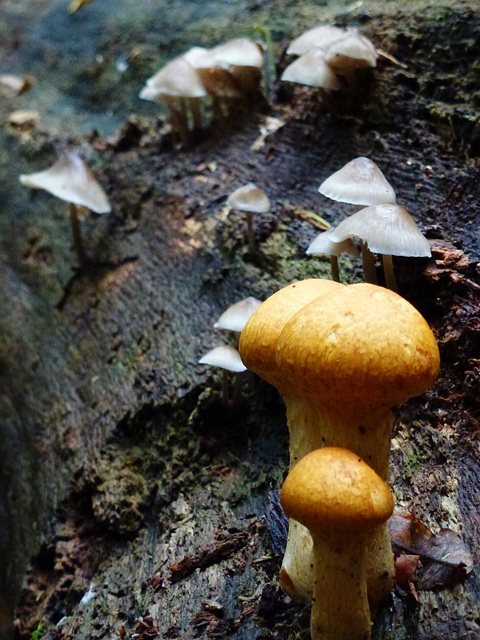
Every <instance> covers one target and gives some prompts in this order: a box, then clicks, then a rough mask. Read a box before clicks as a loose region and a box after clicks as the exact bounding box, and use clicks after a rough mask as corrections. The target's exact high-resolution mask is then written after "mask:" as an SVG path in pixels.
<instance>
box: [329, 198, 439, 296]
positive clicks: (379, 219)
mask: <svg viewBox="0 0 480 640" xmlns="http://www.w3.org/2000/svg"><path fill="white" fill-rule="evenodd" d="M347 238H360V239H361V240H362V241H363V242H365V243H366V244H367V246H368V248H369V250H370V251H371V252H372V253H379V254H381V255H382V259H383V269H384V273H385V283H386V285H387V287H388V288H389V289H392V290H394V291H395V290H396V288H397V285H396V280H395V274H394V271H393V261H392V256H411V257H417V258H426V257H430V256H431V255H432V253H431V250H430V245H429V244H428V240H427V239H426V238H425V236H424V235H423V234H422V232H421V231H420V229H419V228H418V227H417V224H416V222H415V220H414V219H413V218H412V216H411V215H410V214H409V213H408V211H407V210H406V209H404V208H403V207H400V206H399V205H397V204H390V203H386V204H379V205H375V206H372V207H367V208H364V209H361V210H360V211H357V213H355V214H353V216H350V217H348V218H346V219H345V220H343V221H342V222H341V223H340V224H339V225H338V227H337V228H336V229H335V230H334V231H333V233H332V240H334V241H335V242H342V241H343V240H345V239H347Z"/></svg>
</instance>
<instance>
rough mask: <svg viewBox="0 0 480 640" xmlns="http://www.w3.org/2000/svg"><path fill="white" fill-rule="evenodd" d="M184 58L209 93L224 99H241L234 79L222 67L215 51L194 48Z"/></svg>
mask: <svg viewBox="0 0 480 640" xmlns="http://www.w3.org/2000/svg"><path fill="white" fill-rule="evenodd" d="M182 57H183V59H184V60H185V61H187V62H188V63H189V64H190V65H192V67H194V69H195V70H196V71H197V73H198V76H199V78H200V80H201V82H202V84H203V86H204V87H205V90H206V92H207V93H209V94H211V95H213V96H217V97H223V98H239V97H240V95H241V93H240V90H239V88H238V85H237V83H236V81H235V79H234V77H233V76H232V74H231V73H229V71H227V70H226V69H224V68H223V67H222V66H220V63H219V61H218V60H217V57H216V54H215V49H205V48H204V47H192V48H191V49H189V50H188V51H187V53H185V54H184V55H183V56H182ZM203 95H205V94H203Z"/></svg>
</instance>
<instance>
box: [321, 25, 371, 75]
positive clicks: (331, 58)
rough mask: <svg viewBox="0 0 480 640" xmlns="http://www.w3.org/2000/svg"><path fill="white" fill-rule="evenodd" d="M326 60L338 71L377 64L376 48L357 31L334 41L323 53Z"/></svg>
mask: <svg viewBox="0 0 480 640" xmlns="http://www.w3.org/2000/svg"><path fill="white" fill-rule="evenodd" d="M325 58H326V61H327V62H328V63H329V64H331V65H332V67H334V68H335V69H336V70H337V71H338V72H340V71H346V72H349V71H352V70H354V69H361V68H365V67H376V66H377V58H378V54H377V50H376V49H375V47H374V46H373V44H372V43H371V41H370V40H369V39H368V38H366V37H365V36H362V35H361V34H360V33H358V31H353V32H351V33H349V34H347V35H346V36H345V37H344V38H342V39H341V40H337V41H336V42H334V43H333V44H332V45H331V46H330V47H329V48H328V50H327V52H326V54H325Z"/></svg>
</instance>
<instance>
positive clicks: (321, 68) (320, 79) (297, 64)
mask: <svg viewBox="0 0 480 640" xmlns="http://www.w3.org/2000/svg"><path fill="white" fill-rule="evenodd" d="M281 79H282V80H284V81H287V82H298V83H300V84H306V85H308V86H309V87H321V88H322V89H328V90H331V91H339V90H340V89H341V88H342V85H341V84H340V81H339V79H338V78H337V76H336V75H335V72H334V71H333V69H332V68H331V67H330V66H329V65H328V64H327V63H326V61H325V53H324V52H323V51H322V50H321V49H313V50H312V51H308V52H307V53H305V54H303V55H302V56H300V58H297V59H296V60H295V61H294V62H292V64H290V65H288V67H287V68H286V69H285V71H284V72H283V73H282V78H281Z"/></svg>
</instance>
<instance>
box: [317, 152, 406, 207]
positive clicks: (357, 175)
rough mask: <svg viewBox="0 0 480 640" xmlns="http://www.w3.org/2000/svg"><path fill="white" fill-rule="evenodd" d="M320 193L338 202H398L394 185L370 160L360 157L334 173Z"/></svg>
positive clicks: (323, 183) (320, 187)
mask: <svg viewBox="0 0 480 640" xmlns="http://www.w3.org/2000/svg"><path fill="white" fill-rule="evenodd" d="M318 190H319V191H320V193H321V194H322V195H324V196H326V197H327V198H331V199H332V200H336V201H337V202H347V203H349V204H363V205H366V206H368V205H372V204H383V203H384V202H396V200H397V197H396V195H395V191H394V190H393V187H392V185H391V184H390V183H389V182H387V179H386V178H385V176H384V175H383V173H382V172H381V171H380V169H379V168H378V166H377V165H376V164H375V163H374V162H372V160H370V159H369V158H364V157H359V158H355V159H354V160H350V162H347V164H346V165H345V166H344V167H342V168H341V169H339V170H338V171H336V172H335V173H333V174H332V175H331V176H330V177H329V178H327V179H326V180H325V181H324V182H322V184H321V185H320V186H319V188H318Z"/></svg>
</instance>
